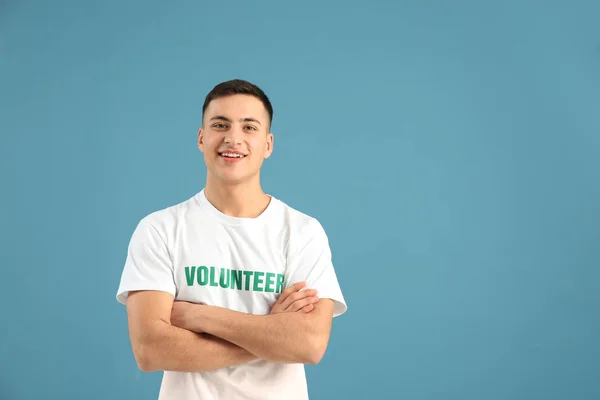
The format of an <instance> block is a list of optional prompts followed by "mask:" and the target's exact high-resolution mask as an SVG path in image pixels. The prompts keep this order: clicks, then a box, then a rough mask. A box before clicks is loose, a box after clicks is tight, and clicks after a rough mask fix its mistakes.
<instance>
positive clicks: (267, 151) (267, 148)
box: [265, 133, 275, 158]
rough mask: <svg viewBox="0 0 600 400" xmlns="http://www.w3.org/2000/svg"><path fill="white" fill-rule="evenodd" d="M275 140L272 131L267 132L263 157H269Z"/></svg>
mask: <svg viewBox="0 0 600 400" xmlns="http://www.w3.org/2000/svg"><path fill="white" fill-rule="evenodd" d="M274 142H275V136H274V135H273V133H268V134H267V143H266V146H265V158H269V157H270V156H271V154H273V144H274Z"/></svg>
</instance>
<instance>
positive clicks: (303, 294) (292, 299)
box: [281, 289, 317, 310]
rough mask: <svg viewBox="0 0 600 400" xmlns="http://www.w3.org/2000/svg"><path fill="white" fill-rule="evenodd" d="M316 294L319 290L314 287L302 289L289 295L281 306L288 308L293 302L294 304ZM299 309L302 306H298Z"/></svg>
mask: <svg viewBox="0 0 600 400" xmlns="http://www.w3.org/2000/svg"><path fill="white" fill-rule="evenodd" d="M316 295H317V291H316V290H314V289H306V290H301V291H299V292H296V293H293V294H291V295H289V296H288V298H287V299H285V301H284V302H283V303H281V306H282V307H283V309H284V310H288V309H289V308H290V306H291V305H292V304H294V303H296V302H298V301H301V300H303V299H306V298H307V297H312V296H316ZM299 309H300V308H298V310H299Z"/></svg>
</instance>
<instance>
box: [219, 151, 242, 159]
mask: <svg viewBox="0 0 600 400" xmlns="http://www.w3.org/2000/svg"><path fill="white" fill-rule="evenodd" d="M219 155H220V156H221V157H223V158H244V157H246V155H245V154H240V153H228V152H223V153H219Z"/></svg>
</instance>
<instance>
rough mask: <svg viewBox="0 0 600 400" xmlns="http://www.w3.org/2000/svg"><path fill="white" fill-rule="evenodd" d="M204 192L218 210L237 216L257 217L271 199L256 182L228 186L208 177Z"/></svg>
mask: <svg viewBox="0 0 600 400" xmlns="http://www.w3.org/2000/svg"><path fill="white" fill-rule="evenodd" d="M204 194H205V196H206V198H207V200H208V201H209V202H210V203H211V204H212V205H213V206H214V207H215V208H216V209H217V210H219V211H220V212H222V213H223V214H225V215H229V216H231V217H237V218H256V217H258V216H259V215H260V214H262V213H263V212H264V211H265V210H266V208H267V207H268V205H269V203H270V201H271V197H270V196H269V195H267V194H266V193H264V192H263V190H262V188H261V186H260V184H256V183H243V184H236V185H227V186H226V185H222V184H221V183H220V182H214V181H212V180H211V179H207V182H206V187H205V188H204Z"/></svg>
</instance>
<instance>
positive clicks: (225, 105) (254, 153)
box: [198, 94, 273, 183]
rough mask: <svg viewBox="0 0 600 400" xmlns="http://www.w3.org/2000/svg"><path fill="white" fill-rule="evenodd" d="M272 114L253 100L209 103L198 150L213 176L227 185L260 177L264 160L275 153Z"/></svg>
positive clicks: (223, 99)
mask: <svg viewBox="0 0 600 400" xmlns="http://www.w3.org/2000/svg"><path fill="white" fill-rule="evenodd" d="M269 129H270V126H269V114H268V112H267V110H266V108H265V107H264V105H263V103H262V102H261V101H260V100H259V99H257V98H256V97H254V96H249V95H241V94H239V95H232V96H226V97H221V98H218V99H215V100H213V101H211V102H210V104H209V105H208V107H207V109H206V111H205V113H204V121H203V124H202V128H200V130H199V131H198V148H199V149H200V151H201V152H202V153H204V162H205V163H206V167H207V169H208V172H209V174H211V175H212V176H213V177H214V178H217V180H220V181H222V182H224V183H242V182H246V181H248V180H249V179H252V178H256V177H258V176H259V173H260V168H261V166H262V163H263V160H264V159H265V158H268V157H269V156H270V155H271V153H272V152H273V135H272V134H271V133H270V132H269Z"/></svg>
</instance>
